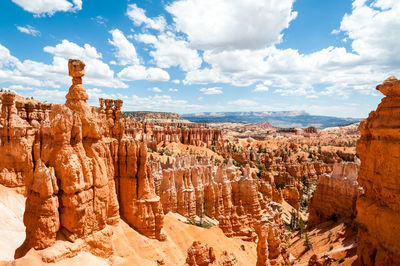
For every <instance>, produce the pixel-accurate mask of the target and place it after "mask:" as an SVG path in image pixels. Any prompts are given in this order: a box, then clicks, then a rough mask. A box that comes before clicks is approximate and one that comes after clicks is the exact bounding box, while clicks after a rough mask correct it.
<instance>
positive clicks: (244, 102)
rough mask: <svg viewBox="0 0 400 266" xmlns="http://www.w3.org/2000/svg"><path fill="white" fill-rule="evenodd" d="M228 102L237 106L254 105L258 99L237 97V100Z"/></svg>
mask: <svg viewBox="0 0 400 266" xmlns="http://www.w3.org/2000/svg"><path fill="white" fill-rule="evenodd" d="M228 104H230V105H236V106H240V107H254V106H256V105H257V104H258V103H257V102H256V101H252V100H249V99H237V100H235V101H230V102H228Z"/></svg>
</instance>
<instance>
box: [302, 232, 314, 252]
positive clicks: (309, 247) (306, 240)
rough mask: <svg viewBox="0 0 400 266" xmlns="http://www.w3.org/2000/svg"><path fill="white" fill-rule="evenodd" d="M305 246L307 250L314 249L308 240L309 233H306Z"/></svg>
mask: <svg viewBox="0 0 400 266" xmlns="http://www.w3.org/2000/svg"><path fill="white" fill-rule="evenodd" d="M303 246H305V247H306V249H307V250H309V249H311V248H312V243H311V242H310V239H308V233H307V232H306V238H305V240H304V244H303Z"/></svg>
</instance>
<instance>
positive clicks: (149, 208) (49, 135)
mask: <svg viewBox="0 0 400 266" xmlns="http://www.w3.org/2000/svg"><path fill="white" fill-rule="evenodd" d="M84 68H85V64H84V63H83V62H82V61H80V60H75V59H71V60H69V62H68V69H69V75H70V76H71V77H72V85H71V87H70V88H69V92H68V94H67V95H66V99H67V101H66V103H65V105H51V106H50V108H46V109H45V110H46V112H45V113H44V115H43V116H31V115H30V114H29V115H27V116H25V115H24V112H23V111H22V109H21V111H20V112H17V110H18V109H17V108H16V106H15V100H14V98H15V97H16V96H15V95H13V94H10V95H8V94H6V95H3V98H2V109H3V110H2V111H3V112H2V116H1V117H2V123H1V124H2V125H3V129H4V128H5V129H7V130H4V131H2V135H1V136H2V143H4V145H2V148H0V151H4V152H5V153H6V154H7V158H11V159H14V161H16V162H17V164H11V163H10V164H8V168H9V169H6V168H4V169H3V168H0V173H5V174H2V176H5V177H7V178H8V179H10V180H12V181H13V182H14V183H16V184H15V186H21V187H23V188H25V190H26V191H25V193H26V194H27V201H26V210H25V214H24V224H25V226H26V239H25V241H24V243H23V244H22V245H21V246H20V247H19V248H18V249H17V251H16V253H15V257H16V258H19V257H22V256H24V255H25V254H26V253H27V252H28V250H29V249H31V248H35V249H37V250H41V249H45V248H49V247H51V246H53V245H54V244H55V243H56V242H57V241H58V239H65V240H68V241H70V242H77V240H78V239H79V241H78V242H79V243H81V244H77V245H76V246H79V245H81V246H80V247H79V249H80V250H85V249H89V250H90V249H91V246H92V244H93V243H92V242H93V240H92V238H93V237H94V238H99V237H100V238H102V240H101V241H100V242H99V243H97V244H96V250H98V249H101V250H102V251H101V252H100V253H99V252H97V251H95V253H96V255H98V254H101V255H99V256H110V255H111V254H112V247H111V236H112V230H110V229H109V228H108V227H107V226H108V225H115V224H117V223H118V221H119V218H120V209H121V215H122V216H123V218H125V219H126V221H127V222H128V224H130V225H131V226H133V227H134V228H135V229H136V230H138V231H139V232H140V233H142V234H144V235H146V236H148V237H151V238H158V239H160V240H164V239H165V236H164V235H163V234H161V229H162V226H163V215H164V214H163V212H162V206H161V203H160V198H159V197H158V196H157V195H156V194H155V190H154V181H153V179H152V175H151V172H149V169H148V166H147V156H146V146H145V145H144V144H143V143H139V142H137V141H136V140H134V139H132V138H131V137H128V136H125V135H124V125H123V124H122V122H121V121H120V118H121V110H120V109H121V106H122V101H121V100H109V99H107V100H105V101H106V103H107V104H106V105H107V107H106V110H104V109H103V108H102V107H101V108H94V107H91V106H89V105H88V104H87V102H86V100H87V99H88V95H87V93H86V91H85V89H84V87H83V86H82V77H83V76H84V74H85V71H84ZM19 106H22V105H21V104H19ZM28 109H29V108H28ZM48 109H50V110H48ZM29 110H30V109H29ZM25 119H26V120H25ZM35 121H36V122H35ZM103 121H106V123H103ZM10 128H16V129H20V131H21V132H22V131H23V132H25V135H24V134H14V136H13V137H11V138H10V137H9V136H8V135H9V134H10V130H9V129H10ZM11 145H14V146H15V147H16V148H17V150H16V151H19V150H21V151H20V155H19V156H18V154H16V153H15V152H13V150H12V149H11ZM22 164H25V167H22ZM0 166H2V165H1V164H0ZM10 166H11V167H10ZM8 176H10V177H8ZM15 176H16V177H17V178H16V177H15ZM19 179H21V180H19ZM20 183H21V184H20ZM10 184H11V185H12V186H13V185H14V184H13V183H12V182H11V181H10ZM118 199H120V202H118ZM82 241H83V243H85V244H84V245H83V246H82ZM61 253H62V252H61ZM43 254H47V255H43V257H42V259H43V260H44V261H47V262H53V261H57V260H60V259H62V258H63V256H71V251H70V248H66V249H65V251H64V255H57V256H53V257H52V255H51V254H52V252H47V253H46V252H45V253H43ZM49 254H50V255H49ZM45 256H47V257H45Z"/></svg>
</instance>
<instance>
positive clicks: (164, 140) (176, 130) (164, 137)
mask: <svg viewBox="0 0 400 266" xmlns="http://www.w3.org/2000/svg"><path fill="white" fill-rule="evenodd" d="M126 134H127V135H130V136H132V137H133V138H134V139H136V140H140V141H142V142H145V143H146V145H147V146H148V147H150V148H151V149H153V150H155V151H157V150H158V148H159V147H160V146H165V145H167V144H169V143H173V142H175V143H182V144H187V145H195V146H203V147H207V148H213V147H222V146H223V140H222V131H221V130H219V129H211V128H205V127H203V126H201V125H198V124H194V125H191V124H188V125H184V126H182V127H173V126H170V124H165V125H164V126H162V127H160V126H155V125H154V124H152V123H148V122H145V123H143V124H141V123H138V122H133V121H129V122H127V123H126Z"/></svg>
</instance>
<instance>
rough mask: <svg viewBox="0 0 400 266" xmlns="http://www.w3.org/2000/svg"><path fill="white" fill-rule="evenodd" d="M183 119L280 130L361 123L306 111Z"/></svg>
mask: <svg viewBox="0 0 400 266" xmlns="http://www.w3.org/2000/svg"><path fill="white" fill-rule="evenodd" d="M181 117H182V118H184V119H187V120H189V121H191V122H193V123H228V122H230V123H263V122H268V123H270V124H271V125H272V126H274V127H279V128H296V127H297V128H307V127H315V128H327V127H336V126H344V125H349V124H353V123H357V122H360V121H361V119H359V118H340V117H334V116H319V115H310V114H308V113H306V112H304V111H276V112H272V111H271V112H217V113H216V112H204V113H192V114H183V115H181Z"/></svg>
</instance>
